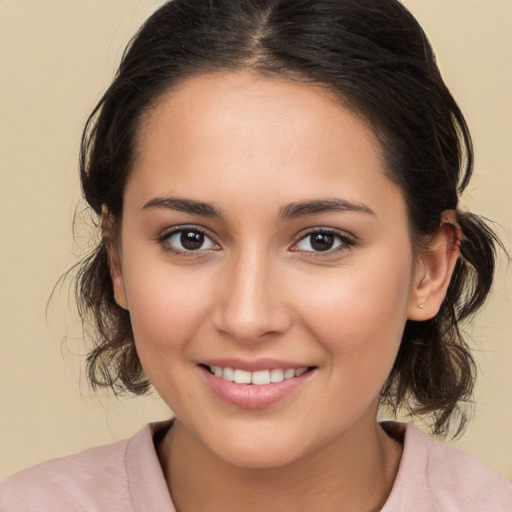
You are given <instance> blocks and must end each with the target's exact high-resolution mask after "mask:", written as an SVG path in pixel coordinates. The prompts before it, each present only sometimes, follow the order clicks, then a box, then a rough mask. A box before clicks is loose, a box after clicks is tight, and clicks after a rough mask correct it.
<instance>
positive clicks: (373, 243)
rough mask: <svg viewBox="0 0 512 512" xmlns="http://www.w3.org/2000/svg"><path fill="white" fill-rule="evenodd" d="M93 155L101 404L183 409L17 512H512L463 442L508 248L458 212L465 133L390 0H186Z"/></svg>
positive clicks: (44, 470)
mask: <svg viewBox="0 0 512 512" xmlns="http://www.w3.org/2000/svg"><path fill="white" fill-rule="evenodd" d="M84 133H85V135H84V139H83V144H82V159H81V177H82V185H83V191H84V195H85V198H86V199H87V201H88V202H89V204H90V206H91V207H92V209H93V210H94V211H95V212H96V213H97V215H98V216H99V218H101V223H102V234H103V237H102V241H101V243H100V245H99V246H98V247H97V249H96V251H95V252H94V254H92V255H91V257H90V258H88V259H87V260H86V261H85V262H84V264H83V267H82V270H81V273H80V274H79V277H78V281H77V283H78V291H79V294H80V298H81V303H80V304H81V313H82V316H83V318H84V320H85V321H89V320H93V322H95V323H96V338H95V339H96V346H95V348H94V350H93V351H92V352H91V354H90V356H89V359H88V362H89V375H90V378H91V381H92V383H93V384H94V385H95V386H110V387H112V388H114V389H115V390H117V391H121V390H129V391H132V392H134V393H144V392H145V391H147V390H148V389H149V387H150V385H151V386H153V387H154V388H155V389H156V390H157V391H158V393H159V394H160V396H161V397H162V398H163V399H164V401H165V402H166V403H167V404H168V405H169V407H170V408H171V409H172V410H173V412H174V413H175V415H176V416H175V419H174V421H173V422H172V423H171V422H165V423H160V424H154V425H150V426H148V427H146V428H145V429H143V430H142V431H141V432H140V433H138V434H137V435H136V436H135V437H134V438H132V439H131V440H128V441H123V442H120V443H116V444H115V445H110V446H106V447H99V448H94V449H92V450H88V451H86V452H83V453H81V454H77V455H74V456H71V457H67V458H63V459H57V460H54V461H49V462H47V463H44V464H41V465H38V466H35V467H33V468H31V469H29V470H26V471H25V472H21V473H19V474H17V475H15V476H13V477H11V478H10V479H8V480H7V481H6V482H4V484H3V487H2V488H1V491H2V498H1V500H2V501H1V502H0V503H1V507H2V510H6V511H10V510H24V511H27V510H52V511H56V510H66V511H72V510H84V509H85V510H109V511H114V510H119V511H121V510H123V511H126V510H165V511H171V510H178V511H186V512H189V511H195V510H213V511H217V510H218V511H222V510H280V511H282V510H319V511H331V510H332V511H334V510H336V511H337V510H346V511H350V510H354V511H366V510H383V511H387V512H389V511H394V510H414V511H432V510H461V511H468V510H478V511H485V510H489V511H491V510H492V511H496V510H512V489H511V487H510V484H509V483H508V482H507V481H506V480H504V479H503V478H502V477H500V476H499V475H498V474H497V473H495V472H494V471H492V470H490V469H489V468H487V467H485V466H484V465H483V464H482V463H481V462H479V461H477V460H475V459H474V458H473V457H471V456H469V455H466V454H463V453H462V452H458V451H455V450H453V449H450V448H447V447H445V446H443V445H441V444H439V443H437V442H435V441H433V440H431V439H430V438H429V437H428V436H426V435H425V434H423V433H421V431H419V430H418V429H417V428H416V427H414V426H412V425H407V426H406V425H403V424H397V423H385V424H382V425H380V424H378V423H377V420H376V418H377V410H378V407H379V405H380V404H387V405H389V406H391V407H394V408H406V409H408V410H410V411H411V413H412V414H413V415H418V416H422V415H423V416H427V417H428V418H430V419H431V422H432V427H433V431H434V432H435V433H438V434H443V433H447V432H448V431H449V430H450V429H451V430H452V431H454V432H455V433H456V432H459V431H460V430H461V429H462V428H463V426H464V421H465V416H464V410H463V407H462V406H461V405H460V404H464V402H465V401H467V400H468V399H469V398H470V396H471V391H472V386H473V381H474V363H473V360H472V358H471V355H470V354H469V352H468V349H467V347H466V345H465V343H464V340H463V339H462V337H461V335H460V333H459V330H458V325H459V323H460V321H462V320H464V319H466V318H468V317H469V316H471V315H472V314H473V313H474V312H475V311H476V310H477V309H478V308H479V307H480V306H481V304H482V303H483V301H484V300H485V298H486V296H487V294H488V292H489V289H490V285H491V281H492V274H493V268H494V253H495V244H496V243H497V239H496V237H495V236H494V234H493V233H492V232H491V231H490V230H489V229H488V228H487V227H486V225H485V224H484V223H483V222H482V221H481V220H480V219H478V218H477V217H476V216H474V215H472V214H471V213H468V212H463V211H461V210H459V209H458V197H459V194H460V193H461V192H462V191H463V190H464V188H465V186H466V185H467V182H468V180H469V178H470V175H471V168H472V151H471V140H470V136H469V133H468V130H467V127H466V124H465V121H464V118H463V116H462V114H461V112H460V110H459V108H458V107H457V105H456V103H455V101H454V100H453V98H452V97H451V95H450V93H449V91H448V90H447V88H446V86H445V85H444V83H443V81H442V79H441V76H440V74H439V71H438V69H437V66H436V64H435V60H434V57H433V54H432V51H431V49H430V46H429V45H428V43H427V41H426V38H425V36H424V33H423V31H422V30H421V28H420V27H419V25H418V24H417V22H416V21H415V20H414V18H413V17H412V16H411V15H410V14H409V13H408V11H407V10H406V9H405V8H404V7H403V6H401V5H400V4H399V3H397V2H395V1H394V0H364V1H357V2H355V1H348V0H342V1H340V0H331V1H329V0H323V1H319V0H317V1H314V0H304V1H300V2H297V1H291V0H280V1H278V0H264V1H262V0H240V1H236V2H232V1H229V2H228V1H225V0H217V1H210V0H209V1H206V0H196V1H194V2H186V1H185V0H174V1H172V2H170V3H168V4H165V5H164V6H163V7H162V8H161V9H159V10H158V11H157V12H156V13H155V14H154V15H153V16H152V17H151V18H150V19H149V20H148V22H147V23H146V24H145V25H144V26H143V27H142V29H141V30H140V32H139V34H138V35H137V36H136V38H135V39H134V40H133V42H132V43H131V46H130V47H129V49H128V50H127V52H126V54H125V57H124V58H123V61H122V63H121V65H120V68H119V72H118V75H117V76H116V79H115V80H114V82H113V84H112V85H111V87H110V88H109V90H108V91H107V93H106V94H105V96H104V97H103V99H102V100H101V102H100V103H99V105H98V106H97V108H96V109H95V111H94V112H93V114H92V116H91V118H90V120H89V123H88V126H87V127H86V130H85V132H84Z"/></svg>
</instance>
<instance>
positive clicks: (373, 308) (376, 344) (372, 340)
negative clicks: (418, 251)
mask: <svg viewBox="0 0 512 512" xmlns="http://www.w3.org/2000/svg"><path fill="white" fill-rule="evenodd" d="M402 260H403V261H400V260H397V258H388V259H387V261H384V259H383V258H382V259H380V260H376V259H374V258H368V265H366V264H363V263H364V262H363V261H360V263H361V264H360V265H358V266H355V265H354V266H349V265H347V267H346V268H344V269H336V272H333V273H332V274H330V273H325V275H323V276H320V277H319V276H318V275H317V276H316V277H315V280H314V282H313V281H311V282H310V283H309V286H307V287H306V288H307V289H308V290H310V291H311V292H310V293H308V294H306V295H305V296H306V297H307V299H304V298H303V299H302V300H303V306H302V308H301V314H302V319H303V323H304V324H305V325H307V326H308V327H309V330H310V331H312V332H314V333H315V338H316V339H318V340H320V342H321V343H322V344H323V345H324V348H325V349H326V350H327V351H328V352H329V353H330V354H331V355H332V358H331V361H332V364H333V365H344V366H347V371H348V372H350V373H353V374H357V372H362V375H366V376H368V375H371V374H370V373H368V372H369V370H371V371H375V372H377V373H380V372H381V370H380V369H381V368H382V370H383V371H384V373H386V372H387V371H388V370H390V369H391V366H392V365H393V362H394V359H395V357H396V353H397V351H398V348H399V345H400V341H401V338H402V333H403V329H404V326H405V322H406V320H407V311H408V305H409V297H410V293H411V286H412V257H410V258H409V257H408V256H407V254H406V255H405V256H404V257H402ZM376 261H377V263H376ZM303 297H304V296H303ZM385 377H387V374H386V375H385Z"/></svg>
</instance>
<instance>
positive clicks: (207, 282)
mask: <svg viewBox="0 0 512 512" xmlns="http://www.w3.org/2000/svg"><path fill="white" fill-rule="evenodd" d="M125 282H126V288H127V297H128V304H129V310H130V318H131V322H132V328H133V332H134V337H135V341H136V346H137V350H138V351H139V354H140V355H141V359H142V358H147V359H150V358H153V359H155V360H157V359H158V358H160V357H165V354H166V353H170V352H173V351H174V350H178V349H182V348H183V346H186V345H187V344H188V343H189V341H190V340H191V339H192V337H193V336H196V335H197V331H198V329H201V326H203V325H204V324H205V322H206V318H207V317H208V315H209V314H210V310H209V303H210V301H211V297H212V293H214V290H213V289H210V287H211V286H213V284H212V280H211V279H209V278H208V273H207V272H184V271H182V270H181V269H180V268H176V267H175V268H173V267H171V266H170V265H168V264H165V262H164V263H162V262H153V263H151V262H145V264H144V265H143V266H141V265H137V261H133V264H132V265H131V264H130V262H126V269H125Z"/></svg>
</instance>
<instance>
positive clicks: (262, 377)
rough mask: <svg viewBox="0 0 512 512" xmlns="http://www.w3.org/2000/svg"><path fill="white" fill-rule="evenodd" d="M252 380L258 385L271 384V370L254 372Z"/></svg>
mask: <svg viewBox="0 0 512 512" xmlns="http://www.w3.org/2000/svg"><path fill="white" fill-rule="evenodd" d="M251 382H252V383H253V384H257V385H258V386H260V385H262V384H270V372H269V371H268V370H262V371H259V372H252V378H251Z"/></svg>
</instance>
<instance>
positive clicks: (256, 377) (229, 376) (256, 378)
mask: <svg viewBox="0 0 512 512" xmlns="http://www.w3.org/2000/svg"><path fill="white" fill-rule="evenodd" d="M201 366H203V367H204V368H206V369H207V370H208V371H209V372H210V373H211V374H212V375H215V376H216V377H218V378H219V379H223V380H226V381H228V382H234V383H236V384H253V385H256V386H264V385H267V384H274V383H278V382H282V381H284V380H290V379H293V378H295V377H300V376H301V375H303V374H304V373H306V372H308V371H310V370H313V369H314V368H315V367H313V366H305V367H302V368H286V369H283V368H274V369H272V370H259V371H255V372H250V371H247V370H240V369H238V368H230V367H222V366H210V365H201Z"/></svg>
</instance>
